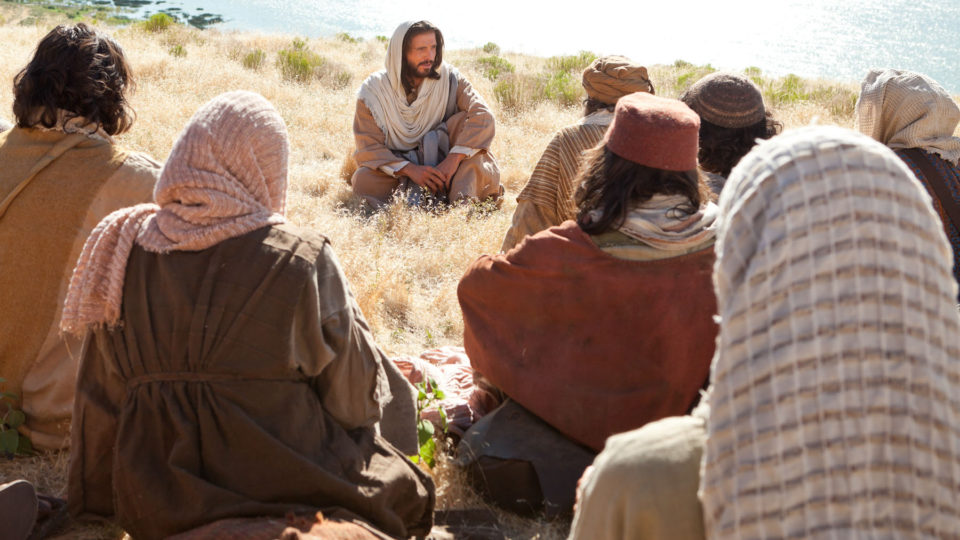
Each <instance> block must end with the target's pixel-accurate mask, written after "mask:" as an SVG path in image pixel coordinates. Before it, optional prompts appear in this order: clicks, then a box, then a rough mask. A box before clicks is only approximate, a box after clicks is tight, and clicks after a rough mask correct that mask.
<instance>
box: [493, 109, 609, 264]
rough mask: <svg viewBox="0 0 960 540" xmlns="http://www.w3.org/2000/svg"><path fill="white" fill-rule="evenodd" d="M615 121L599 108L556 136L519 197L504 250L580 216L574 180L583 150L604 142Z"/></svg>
mask: <svg viewBox="0 0 960 540" xmlns="http://www.w3.org/2000/svg"><path fill="white" fill-rule="evenodd" d="M611 120H613V115H612V114H611V113H610V112H609V111H605V110H604V111H598V112H595V113H593V114H591V115H590V116H588V117H586V118H584V121H583V122H581V123H579V124H576V125H572V126H567V127H565V128H563V129H562V130H560V132H559V133H557V134H556V135H555V136H554V137H553V140H551V141H550V144H548V145H547V149H546V150H544V151H543V155H542V156H540V161H538V162H537V166H536V167H535V168H534V169H533V174H531V175H530V180H529V181H527V185H526V186H524V188H523V191H521V192H520V195H519V196H517V209H516V211H514V213H513V222H512V224H511V225H510V229H509V230H507V234H506V237H505V238H504V240H503V247H502V248H501V249H500V250H501V251H508V250H510V249H511V248H513V247H514V246H515V245H517V244H519V243H520V241H521V240H523V239H524V238H525V237H527V236H530V235H533V234H536V233H538V232H540V231H543V230H546V229H549V228H550V227H554V226H556V225H560V224H561V223H563V222H564V221H567V220H568V219H574V218H575V217H576V215H577V206H576V205H575V204H574V202H573V193H574V191H576V186H575V185H574V184H573V181H574V180H575V179H576V177H577V173H578V172H579V171H580V160H581V157H582V155H583V152H585V151H586V150H589V149H591V148H593V147H594V146H596V145H597V144H599V143H600V141H601V140H602V139H603V134H604V133H606V131H607V127H608V126H609V125H610V121H611Z"/></svg>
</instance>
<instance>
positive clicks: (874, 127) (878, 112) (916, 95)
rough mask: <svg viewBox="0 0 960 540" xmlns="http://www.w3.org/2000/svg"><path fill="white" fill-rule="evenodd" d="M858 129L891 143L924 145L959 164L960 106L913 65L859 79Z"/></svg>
mask: <svg viewBox="0 0 960 540" xmlns="http://www.w3.org/2000/svg"><path fill="white" fill-rule="evenodd" d="M855 118H856V123H857V129H859V130H860V132H861V133H863V134H864V135H867V136H870V137H873V138H874V139H876V140H877V141H880V142H881V143H883V144H885V145H887V146H889V147H890V148H922V149H924V150H926V151H927V152H931V153H934V154H937V155H939V156H940V157H942V158H943V159H945V160H947V161H949V162H950V163H953V164H954V165H958V164H960V138H958V137H954V136H953V132H954V131H955V130H956V129H957V123H958V122H960V107H958V106H957V104H956V102H954V101H953V99H952V98H951V97H950V94H949V93H948V92H947V91H946V90H944V88H943V87H942V86H940V85H939V84H937V82H936V81H934V80H933V79H931V78H930V77H927V76H926V75H921V74H920V73H914V72H912V71H902V70H897V69H872V70H870V72H869V73H867V76H866V78H864V79H863V82H862V83H861V85H860V97H858V98H857V105H856V114H855Z"/></svg>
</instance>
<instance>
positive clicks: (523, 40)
mask: <svg viewBox="0 0 960 540" xmlns="http://www.w3.org/2000/svg"><path fill="white" fill-rule="evenodd" d="M128 2H129V0H128ZM134 2H136V3H140V4H145V5H144V6H143V7H141V8H139V9H140V13H141V14H142V13H147V12H155V11H159V10H161V9H169V8H171V7H173V8H179V9H180V10H182V12H183V13H186V14H197V13H203V12H206V13H216V14H220V15H222V16H223V17H224V19H225V22H224V23H223V24H222V25H221V27H223V28H228V29H229V28H236V29H244V30H262V31H264V32H284V33H290V34H298V35H303V36H310V37H319V36H332V35H334V34H336V33H338V32H348V33H349V34H351V35H353V36H358V37H363V38H368V39H369V38H373V37H374V36H376V35H386V36H389V35H390V34H391V33H392V31H393V29H394V28H395V27H396V26H397V24H398V23H399V22H401V21H403V20H408V19H429V20H431V21H432V22H434V23H436V24H437V25H438V26H439V27H440V28H441V29H442V30H443V33H444V37H445V38H446V40H447V43H448V44H449V46H450V47H454V48H464V47H476V46H480V45H483V44H484V43H487V42H489V41H492V42H495V43H497V44H498V45H500V47H501V49H502V50H504V51H516V52H525V53H531V54H537V55H555V54H569V53H575V52H577V51H579V50H590V51H593V52H596V53H599V54H613V53H616V54H624V55H627V56H629V57H631V58H633V59H634V60H637V61H639V62H642V63H648V64H656V63H661V64H662V63H671V62H673V61H674V60H677V59H683V60H687V61H689V62H693V63H696V64H706V63H709V64H712V65H713V66H714V67H718V68H730V69H743V68H745V67H748V66H757V67H760V68H761V69H763V70H764V71H765V72H769V73H772V74H777V75H783V74H786V73H796V74H798V75H802V76H808V77H824V78H830V79H840V80H848V81H858V80H860V79H861V78H862V77H863V75H864V74H865V73H866V71H867V69H869V68H870V67H895V68H900V69H911V70H914V71H919V72H922V73H926V74H927V75H930V76H931V77H933V78H935V79H937V80H938V81H940V83H941V84H943V85H944V86H946V87H947V88H948V89H949V90H951V91H952V92H954V93H960V62H958V60H960V59H958V56H960V0H938V1H933V0H727V1H725V2H724V1H716V0H682V1H677V0H673V1H658V2H650V1H643V0H639V1H638V0H634V1H630V2H617V1H590V0H584V1H581V2H563V1H561V2H529V1H522V0H483V1H479V2H458V1H450V0H445V1H443V0H423V1H416V2H413V1H406V2H403V1H389V0H352V1H351V0H299V1H290V0H245V1H231V0H167V1H165V2H149V1H145V0H134ZM117 3H123V2H122V1H119V2H117ZM198 10H199V11H198Z"/></svg>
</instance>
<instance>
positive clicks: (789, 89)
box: [765, 73, 810, 106]
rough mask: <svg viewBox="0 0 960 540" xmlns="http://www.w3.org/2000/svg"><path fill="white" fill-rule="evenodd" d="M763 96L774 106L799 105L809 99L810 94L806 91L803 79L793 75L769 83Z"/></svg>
mask: <svg viewBox="0 0 960 540" xmlns="http://www.w3.org/2000/svg"><path fill="white" fill-rule="evenodd" d="M765 94H766V96H767V98H768V99H769V100H770V101H771V102H772V103H773V104H774V105H775V106H779V105H786V104H791V103H799V102H801V101H807V100H808V99H810V94H808V93H807V91H806V88H805V85H804V82H803V79H801V78H800V77H797V76H796V75H794V74H793V73H790V74H788V75H787V76H786V77H783V78H781V79H779V80H777V81H774V82H773V83H771V85H770V88H768V89H767V91H766V92H765Z"/></svg>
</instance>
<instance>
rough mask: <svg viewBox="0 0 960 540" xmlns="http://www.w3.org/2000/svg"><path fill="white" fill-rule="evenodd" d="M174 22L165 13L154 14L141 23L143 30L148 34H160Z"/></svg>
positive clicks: (174, 21) (174, 22)
mask: <svg viewBox="0 0 960 540" xmlns="http://www.w3.org/2000/svg"><path fill="white" fill-rule="evenodd" d="M176 22H177V21H176V20H175V19H174V18H173V17H171V16H170V15H167V14H166V13H154V14H153V15H151V16H150V18H149V19H147V20H145V21H143V29H144V30H146V31H148V32H162V31H164V30H166V29H167V28H170V27H171V26H173V25H174V24H176Z"/></svg>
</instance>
